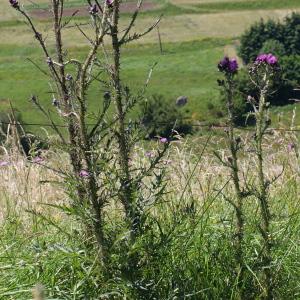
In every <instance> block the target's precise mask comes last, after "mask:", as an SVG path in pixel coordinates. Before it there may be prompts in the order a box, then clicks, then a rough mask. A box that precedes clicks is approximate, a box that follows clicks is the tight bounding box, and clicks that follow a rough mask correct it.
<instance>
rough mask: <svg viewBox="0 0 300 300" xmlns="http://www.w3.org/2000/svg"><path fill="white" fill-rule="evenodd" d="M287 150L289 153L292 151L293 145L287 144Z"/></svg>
mask: <svg viewBox="0 0 300 300" xmlns="http://www.w3.org/2000/svg"><path fill="white" fill-rule="evenodd" d="M287 149H288V151H289V152H291V151H292V150H293V149H295V144H293V143H289V144H288V145H287Z"/></svg>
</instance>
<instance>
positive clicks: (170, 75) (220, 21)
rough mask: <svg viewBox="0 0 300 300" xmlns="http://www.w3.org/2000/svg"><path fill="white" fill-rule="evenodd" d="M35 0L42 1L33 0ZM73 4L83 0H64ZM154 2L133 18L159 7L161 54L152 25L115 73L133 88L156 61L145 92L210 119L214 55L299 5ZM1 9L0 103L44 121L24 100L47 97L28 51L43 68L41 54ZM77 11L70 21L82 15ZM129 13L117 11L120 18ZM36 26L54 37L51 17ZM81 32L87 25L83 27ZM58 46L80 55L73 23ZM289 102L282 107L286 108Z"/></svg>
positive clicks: (94, 94) (96, 96)
mask: <svg viewBox="0 0 300 300" xmlns="http://www.w3.org/2000/svg"><path fill="white" fill-rule="evenodd" d="M22 3H24V5H25V7H27V8H28V9H33V7H34V6H33V5H32V3H30V2H29V1H24V2H22ZM35 3H37V5H41V6H43V5H45V3H46V1H45V0H38V1H36V2H35ZM66 3H67V5H69V6H71V7H77V6H80V5H82V4H83V3H84V1H78V0H75V1H67V2H66ZM155 3H156V5H158V8H157V9H156V10H153V11H149V12H144V13H142V14H141V16H140V19H139V20H138V22H137V25H136V26H135V28H134V29H135V31H136V32H141V31H142V30H143V29H144V28H145V27H147V26H149V25H151V24H152V22H153V20H155V18H156V16H158V15H159V14H160V13H164V14H165V15H164V17H163V19H162V21H161V24H160V28H159V29H160V33H161V37H162V41H163V49H164V54H163V55H160V53H159V46H158V37H157V32H156V31H153V32H152V33H151V34H149V35H148V36H146V37H145V38H143V39H142V40H140V41H139V42H137V43H135V44H134V45H132V46H130V47H125V48H124V51H123V69H122V72H123V73H122V75H123V78H124V80H125V82H126V83H127V84H128V86H129V87H131V88H132V90H133V91H135V90H136V88H137V87H138V86H139V85H140V84H142V83H143V82H144V81H145V79H146V77H147V73H148V71H149V69H150V68H151V66H152V65H153V64H154V63H155V62H157V63H158V64H157V66H156V67H155V70H154V72H153V76H152V79H151V84H150V85H149V89H148V92H147V96H149V95H151V94H162V95H164V96H165V97H166V99H167V100H168V101H174V100H175V99H176V97H178V96H179V95H183V94H184V95H187V96H188V97H189V104H188V106H187V107H186V110H187V111H186V113H187V116H188V117H191V118H193V119H195V120H199V121H203V119H205V120H210V121H211V120H212V119H214V118H215V116H214V115H210V114H209V113H208V110H207V104H208V103H209V102H213V103H214V104H217V103H218V90H217V86H216V79H217V77H218V73H217V70H216V63H217V62H218V60H219V59H220V57H222V56H223V54H224V53H225V54H229V55H231V56H234V55H235V54H236V48H237V46H238V40H237V39H238V36H239V35H240V34H241V33H242V32H243V31H244V30H245V29H246V28H247V27H248V26H249V25H250V24H252V23H253V22H254V21H257V20H259V19H260V18H274V19H283V18H284V17H285V16H286V14H288V13H289V12H290V11H291V9H290V8H293V10H297V9H298V10H299V9H300V3H298V1H293V0H288V1H284V2H283V1H277V0H274V1H215V0H214V1H212V0H207V1H180V0H173V1H155ZM0 5H1V7H3V8H4V9H1V12H0V30H1V36H0V42H1V44H0V110H6V109H7V108H8V99H10V100H11V101H12V102H13V105H14V106H15V107H16V108H17V109H18V110H19V111H21V112H22V115H23V119H24V121H27V122H28V121H37V122H41V121H43V117H42V116H41V115H39V113H37V112H36V111H35V109H34V108H33V107H32V106H31V105H30V104H29V103H28V98H29V97H30V95H31V94H36V95H38V96H39V98H40V100H41V101H42V103H43V104H44V105H46V106H47V107H49V106H50V104H51V97H52V96H51V95H50V94H49V90H50V89H49V85H48V84H47V82H46V78H45V77H44V76H43V75H42V74H41V73H40V71H39V70H37V68H35V67H34V66H33V65H32V64H31V63H30V62H29V61H28V60H27V58H30V59H31V60H33V61H35V62H36V63H38V64H40V65H42V66H43V68H45V67H46V66H45V62H44V58H43V56H42V54H41V52H40V50H39V49H38V47H37V44H36V41H35V40H34V39H33V37H32V33H31V32H30V30H29V29H28V28H27V26H26V24H25V23H24V20H23V19H22V18H21V17H20V16H19V15H17V14H16V12H15V11H14V10H13V9H11V8H10V7H9V5H8V3H7V1H6V0H0ZM84 20H85V19H84V18H78V19H77V22H85V21H84ZM128 21H129V14H128V13H126V14H123V16H122V18H121V24H123V26H124V25H125V24H126V23H127V22H128ZM35 23H36V24H37V26H38V28H39V30H40V31H41V32H42V33H43V35H44V36H47V43H48V45H49V46H51V45H53V34H52V32H51V24H50V23H49V20H47V19H44V20H43V19H35ZM83 28H84V30H85V31H86V33H87V34H89V33H90V31H89V29H88V27H87V26H84V27H83ZM64 40H65V46H66V48H67V49H68V52H69V54H72V55H79V57H81V58H82V57H83V55H84V51H85V50H86V48H85V45H86V40H85V38H83V36H82V35H81V33H80V32H78V30H77V29H75V28H74V27H72V28H69V29H66V30H65V32H64ZM102 92H103V90H101V87H100V86H97V85H95V86H94V88H93V89H92V91H91V92H90V95H89V97H90V108H91V109H92V110H95V109H97V107H99V103H100V102H101V95H102ZM291 110H292V106H290V107H288V108H286V109H285V111H286V112H287V113H289V112H290V111H291Z"/></svg>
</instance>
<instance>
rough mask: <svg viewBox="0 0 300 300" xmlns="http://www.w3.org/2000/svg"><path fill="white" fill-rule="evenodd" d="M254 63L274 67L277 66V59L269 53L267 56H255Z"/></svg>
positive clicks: (263, 54)
mask: <svg viewBox="0 0 300 300" xmlns="http://www.w3.org/2000/svg"><path fill="white" fill-rule="evenodd" d="M255 62H256V63H266V64H268V65H270V66H274V65H277V63H278V59H277V57H276V56H275V55H273V54H272V53H269V54H266V53H262V54H259V55H258V56H257V58H256V60H255Z"/></svg>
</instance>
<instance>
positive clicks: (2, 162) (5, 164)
mask: <svg viewBox="0 0 300 300" xmlns="http://www.w3.org/2000/svg"><path fill="white" fill-rule="evenodd" d="M9 165H10V163H9V162H8V161H4V160H2V161H0V167H6V166H9Z"/></svg>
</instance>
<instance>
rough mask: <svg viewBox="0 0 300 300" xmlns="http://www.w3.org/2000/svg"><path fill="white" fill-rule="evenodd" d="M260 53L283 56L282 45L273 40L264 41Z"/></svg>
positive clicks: (283, 49)
mask: <svg viewBox="0 0 300 300" xmlns="http://www.w3.org/2000/svg"><path fill="white" fill-rule="evenodd" d="M259 52H260V53H272V54H274V55H276V56H278V57H281V56H283V55H285V48H284V45H283V44H282V43H281V42H279V41H277V40H274V39H269V40H266V41H265V42H264V44H263V46H262V48H261V49H260V51H259Z"/></svg>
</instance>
